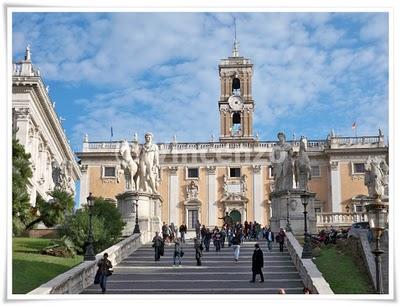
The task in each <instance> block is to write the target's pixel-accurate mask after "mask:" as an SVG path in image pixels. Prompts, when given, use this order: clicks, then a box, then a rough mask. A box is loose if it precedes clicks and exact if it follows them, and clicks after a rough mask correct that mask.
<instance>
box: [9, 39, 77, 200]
mask: <svg viewBox="0 0 400 306" xmlns="http://www.w3.org/2000/svg"><path fill="white" fill-rule="evenodd" d="M12 125H13V129H14V130H17V132H16V137H17V139H18V140H19V142H20V143H21V144H22V145H23V146H24V147H25V150H26V152H28V153H30V154H31V160H30V161H31V164H32V170H33V176H32V178H31V179H30V181H29V186H28V191H29V194H30V202H31V205H32V206H35V203H36V197H37V195H40V196H41V197H42V198H43V199H45V200H49V195H48V194H47V192H49V191H52V190H53V189H54V187H55V186H60V187H62V188H63V189H65V190H67V191H68V192H70V193H72V194H75V184H76V182H77V181H78V180H79V179H80V177H81V171H80V169H79V166H78V163H77V162H76V158H75V155H74V152H73V151H72V149H71V147H70V144H69V141H68V139H67V136H66V134H65V131H64V129H63V127H62V124H61V118H60V117H58V116H57V113H56V111H55V104H54V102H52V101H51V98H50V96H49V89H48V87H46V86H45V84H44V82H43V80H42V78H41V76H40V71H39V70H38V69H37V68H35V67H34V65H33V64H32V61H31V53H30V49H29V46H28V47H27V48H26V52H25V59H24V60H22V61H19V62H16V63H14V64H13V70H12Z"/></svg>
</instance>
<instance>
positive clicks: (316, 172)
mask: <svg viewBox="0 0 400 306" xmlns="http://www.w3.org/2000/svg"><path fill="white" fill-rule="evenodd" d="M311 176H313V177H320V176H321V172H320V169H319V166H311Z"/></svg>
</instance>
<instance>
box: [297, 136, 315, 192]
mask: <svg viewBox="0 0 400 306" xmlns="http://www.w3.org/2000/svg"><path fill="white" fill-rule="evenodd" d="M306 143H307V140H306V139H305V138H304V137H301V138H300V150H299V155H298V157H297V159H296V160H295V163H294V169H295V175H294V176H295V180H296V185H297V188H299V189H302V190H308V181H309V180H311V166H310V159H309V158H308V154H307V152H306Z"/></svg>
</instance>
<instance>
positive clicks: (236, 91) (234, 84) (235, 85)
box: [232, 77, 240, 95]
mask: <svg viewBox="0 0 400 306" xmlns="http://www.w3.org/2000/svg"><path fill="white" fill-rule="evenodd" d="M232 93H233V94H234V95H240V80H239V78H238V77H235V78H234V79H233V82H232Z"/></svg>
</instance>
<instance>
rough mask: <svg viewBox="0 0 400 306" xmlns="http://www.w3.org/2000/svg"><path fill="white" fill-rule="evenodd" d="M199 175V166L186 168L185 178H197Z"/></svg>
mask: <svg viewBox="0 0 400 306" xmlns="http://www.w3.org/2000/svg"><path fill="white" fill-rule="evenodd" d="M198 177H199V168H188V169H187V178H189V179H192V178H198Z"/></svg>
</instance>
